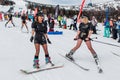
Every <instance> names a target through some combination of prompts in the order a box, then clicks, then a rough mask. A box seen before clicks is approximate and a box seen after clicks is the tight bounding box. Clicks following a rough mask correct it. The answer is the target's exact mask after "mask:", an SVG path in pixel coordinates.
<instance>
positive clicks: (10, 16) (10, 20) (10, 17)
mask: <svg viewBox="0 0 120 80" xmlns="http://www.w3.org/2000/svg"><path fill="white" fill-rule="evenodd" d="M8 18H9V20H8V22H6V23H5V27H7V24H8V23H9V22H11V23H12V24H13V26H14V27H15V25H14V23H13V15H12V14H11V13H10V14H8Z"/></svg>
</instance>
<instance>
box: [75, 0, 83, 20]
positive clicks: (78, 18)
mask: <svg viewBox="0 0 120 80" xmlns="http://www.w3.org/2000/svg"><path fill="white" fill-rule="evenodd" d="M84 3H85V0H82V4H81V5H80V10H79V14H78V17H77V22H79V20H80V16H81V14H82V9H83V6H84Z"/></svg>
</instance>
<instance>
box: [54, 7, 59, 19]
mask: <svg viewBox="0 0 120 80" xmlns="http://www.w3.org/2000/svg"><path fill="white" fill-rule="evenodd" d="M58 14H59V5H57V6H56V7H55V19H57V17H58Z"/></svg>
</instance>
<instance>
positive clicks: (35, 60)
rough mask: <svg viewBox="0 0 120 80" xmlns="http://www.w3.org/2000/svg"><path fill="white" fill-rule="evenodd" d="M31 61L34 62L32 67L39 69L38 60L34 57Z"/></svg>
mask: <svg viewBox="0 0 120 80" xmlns="http://www.w3.org/2000/svg"><path fill="white" fill-rule="evenodd" d="M33 62H34V64H33V67H34V68H37V69H39V68H40V67H39V60H38V59H34V60H33Z"/></svg>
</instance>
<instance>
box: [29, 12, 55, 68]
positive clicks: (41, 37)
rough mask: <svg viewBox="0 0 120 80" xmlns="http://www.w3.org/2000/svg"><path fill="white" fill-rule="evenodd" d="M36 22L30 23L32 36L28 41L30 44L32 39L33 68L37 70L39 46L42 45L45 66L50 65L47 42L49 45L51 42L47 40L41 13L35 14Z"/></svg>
mask: <svg viewBox="0 0 120 80" xmlns="http://www.w3.org/2000/svg"><path fill="white" fill-rule="evenodd" d="M36 19H37V20H36V21H35V22H33V23H32V36H31V38H30V41H31V42H32V41H33V39H34V44H35V49H36V53H35V56H34V60H33V62H34V64H33V67H34V68H39V52H40V45H42V47H43V50H44V52H45V61H46V64H48V63H50V64H51V65H53V64H52V62H51V59H50V56H49V53H48V47H47V41H48V43H49V44H51V41H50V40H49V38H48V35H47V25H46V24H45V22H44V21H43V19H44V17H43V13H41V12H39V13H37V17H36Z"/></svg>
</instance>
